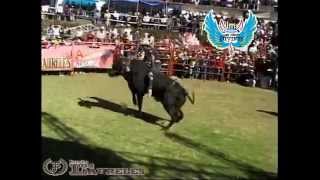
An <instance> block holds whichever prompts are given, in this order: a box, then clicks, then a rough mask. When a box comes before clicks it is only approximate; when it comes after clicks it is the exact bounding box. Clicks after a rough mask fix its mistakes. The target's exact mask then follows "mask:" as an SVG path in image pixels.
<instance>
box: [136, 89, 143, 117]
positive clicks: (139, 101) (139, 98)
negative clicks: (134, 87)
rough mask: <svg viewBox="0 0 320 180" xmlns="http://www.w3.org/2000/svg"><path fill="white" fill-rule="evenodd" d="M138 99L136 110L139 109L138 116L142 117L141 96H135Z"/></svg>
mask: <svg viewBox="0 0 320 180" xmlns="http://www.w3.org/2000/svg"><path fill="white" fill-rule="evenodd" d="M137 98H138V108H139V115H142V111H141V110H142V102H143V95H142V94H139V93H138V94H137Z"/></svg>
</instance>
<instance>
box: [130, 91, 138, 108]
mask: <svg viewBox="0 0 320 180" xmlns="http://www.w3.org/2000/svg"><path fill="white" fill-rule="evenodd" d="M131 93H132V103H133V104H134V105H135V106H136V105H137V97H136V94H135V93H134V92H132V91H131Z"/></svg>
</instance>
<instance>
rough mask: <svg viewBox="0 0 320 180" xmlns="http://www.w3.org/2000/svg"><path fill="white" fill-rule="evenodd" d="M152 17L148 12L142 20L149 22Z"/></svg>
mask: <svg viewBox="0 0 320 180" xmlns="http://www.w3.org/2000/svg"><path fill="white" fill-rule="evenodd" d="M150 19H151V17H150V16H149V13H147V15H146V16H144V17H143V19H142V21H143V22H146V23H149V22H150Z"/></svg>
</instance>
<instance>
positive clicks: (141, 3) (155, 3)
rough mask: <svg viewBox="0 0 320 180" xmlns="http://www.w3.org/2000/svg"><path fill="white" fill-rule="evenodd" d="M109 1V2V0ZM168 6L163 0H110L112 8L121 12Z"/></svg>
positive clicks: (149, 9) (162, 8)
mask: <svg viewBox="0 0 320 180" xmlns="http://www.w3.org/2000/svg"><path fill="white" fill-rule="evenodd" d="M107 3H108V2H107ZM165 8H166V2H165V1H161V0H110V9H113V10H117V11H119V12H123V13H126V12H136V11H137V10H138V9H139V12H143V11H154V10H156V11H159V10H164V9H165Z"/></svg>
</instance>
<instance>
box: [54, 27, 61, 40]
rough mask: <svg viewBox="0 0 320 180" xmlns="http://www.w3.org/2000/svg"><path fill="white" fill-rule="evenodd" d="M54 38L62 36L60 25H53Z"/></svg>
mask: <svg viewBox="0 0 320 180" xmlns="http://www.w3.org/2000/svg"><path fill="white" fill-rule="evenodd" d="M52 30H53V38H60V27H59V26H56V25H55V26H53V27H52Z"/></svg>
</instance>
